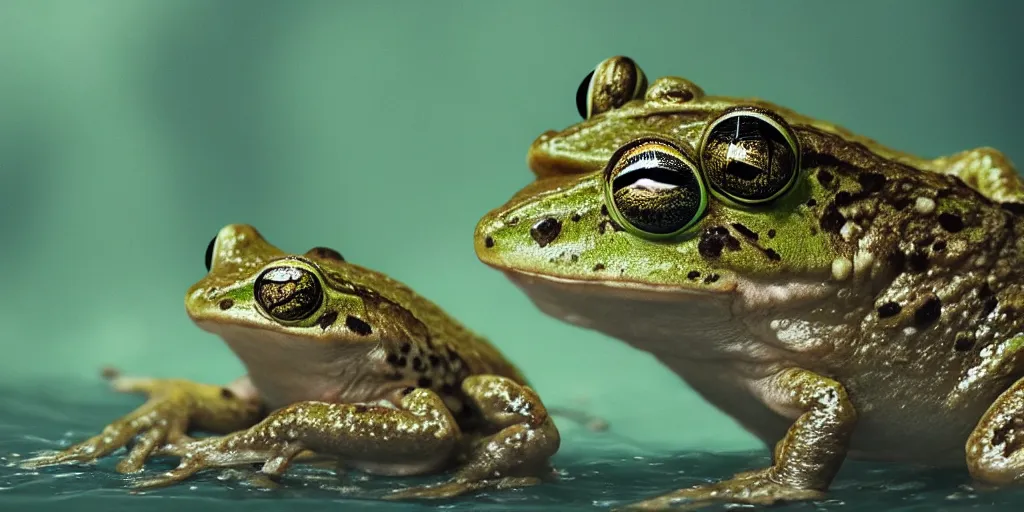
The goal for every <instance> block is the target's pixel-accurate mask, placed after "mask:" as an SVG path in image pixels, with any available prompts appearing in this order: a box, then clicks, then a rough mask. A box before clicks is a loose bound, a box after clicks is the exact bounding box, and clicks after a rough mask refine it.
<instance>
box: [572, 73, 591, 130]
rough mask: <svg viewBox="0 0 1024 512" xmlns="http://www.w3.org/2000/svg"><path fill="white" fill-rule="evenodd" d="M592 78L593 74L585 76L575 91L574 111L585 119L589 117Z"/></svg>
mask: <svg viewBox="0 0 1024 512" xmlns="http://www.w3.org/2000/svg"><path fill="white" fill-rule="evenodd" d="M593 78H594V72H593V71H591V72H590V73H588V74H587V76H585V77H583V81H582V82H580V86H579V87H578V88H577V89H576V111H577V112H579V114H580V117H582V118H583V119H587V118H588V117H590V105H589V102H590V81H591V80H592V79H593Z"/></svg>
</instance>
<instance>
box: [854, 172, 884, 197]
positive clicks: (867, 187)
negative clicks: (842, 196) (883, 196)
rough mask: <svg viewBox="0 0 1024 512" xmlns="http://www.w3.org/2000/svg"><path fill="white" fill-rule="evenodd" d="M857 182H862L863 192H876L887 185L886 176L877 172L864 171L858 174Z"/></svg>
mask: <svg viewBox="0 0 1024 512" xmlns="http://www.w3.org/2000/svg"><path fill="white" fill-rule="evenodd" d="M857 182H858V183H860V188H861V193H863V194H874V193H875V192H878V191H880V190H882V187H884V186H885V176H883V175H881V174H878V173H877V172H862V173H860V175H859V176H857Z"/></svg>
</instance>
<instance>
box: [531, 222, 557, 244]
mask: <svg viewBox="0 0 1024 512" xmlns="http://www.w3.org/2000/svg"><path fill="white" fill-rule="evenodd" d="M561 232H562V223H561V222H559V221H558V220H557V219H554V218H552V217H548V218H546V219H543V220H541V221H539V222H537V223H536V224H534V225H533V226H532V227H531V228H530V236H531V237H533V240H534V241H535V242H537V245H539V246H541V247H544V246H546V245H548V244H550V243H551V242H554V241H555V239H556V238H558V235H559V233H561Z"/></svg>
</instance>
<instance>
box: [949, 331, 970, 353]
mask: <svg viewBox="0 0 1024 512" xmlns="http://www.w3.org/2000/svg"><path fill="white" fill-rule="evenodd" d="M972 348H974V335H973V334H971V333H969V332H963V331H961V332H958V333H956V339H955V340H954V341H953V350H956V351H957V352H967V351H969V350H971V349H972Z"/></svg>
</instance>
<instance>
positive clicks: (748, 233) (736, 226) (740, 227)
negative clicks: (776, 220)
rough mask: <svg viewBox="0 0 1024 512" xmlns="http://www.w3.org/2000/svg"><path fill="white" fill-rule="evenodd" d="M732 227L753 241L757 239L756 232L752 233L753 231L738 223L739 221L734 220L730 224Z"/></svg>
mask: <svg viewBox="0 0 1024 512" xmlns="http://www.w3.org/2000/svg"><path fill="white" fill-rule="evenodd" d="M732 227H733V228H734V229H736V231H738V232H739V233H740V234H741V235H743V236H745V237H747V238H749V239H750V240H753V241H755V242H756V241H757V238H758V236H757V233H754V232H753V231H751V230H750V228H748V227H746V226H744V225H743V224H740V223H739V222H734V223H733V224H732Z"/></svg>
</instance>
